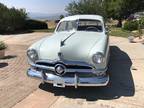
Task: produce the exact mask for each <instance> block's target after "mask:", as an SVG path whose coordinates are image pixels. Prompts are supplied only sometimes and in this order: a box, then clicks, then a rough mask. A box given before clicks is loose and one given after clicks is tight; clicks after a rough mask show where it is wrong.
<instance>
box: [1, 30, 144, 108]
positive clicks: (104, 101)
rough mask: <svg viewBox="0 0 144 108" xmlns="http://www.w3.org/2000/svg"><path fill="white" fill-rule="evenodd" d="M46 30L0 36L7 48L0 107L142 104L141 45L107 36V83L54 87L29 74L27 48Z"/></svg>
mask: <svg viewBox="0 0 144 108" xmlns="http://www.w3.org/2000/svg"><path fill="white" fill-rule="evenodd" d="M46 35H50V34H49V33H30V34H21V35H5V36H0V39H1V40H4V41H5V42H6V43H7V44H8V45H9V48H8V49H7V51H6V55H7V57H6V59H2V60H0V108H10V107H13V108H74V107H76V108H96V107H99V108H144V101H143V100H144V78H143V76H144V45H142V44H139V43H133V44H132V43H129V42H128V40H127V39H126V38H121V37H112V36H111V37H110V45H111V58H110V64H109V70H108V71H109V72H110V76H111V79H110V84H109V86H108V87H89V88H86V87H79V88H78V89H74V88H72V87H68V88H65V89H61V88H53V87H52V86H51V85H49V84H45V85H42V84H40V81H37V80H34V79H31V78H28V77H27V76H26V73H25V72H26V69H27V68H28V64H27V61H26V55H25V53H26V49H27V48H28V46H29V45H30V44H32V43H33V42H35V41H37V40H39V39H40V38H42V37H44V36H46Z"/></svg>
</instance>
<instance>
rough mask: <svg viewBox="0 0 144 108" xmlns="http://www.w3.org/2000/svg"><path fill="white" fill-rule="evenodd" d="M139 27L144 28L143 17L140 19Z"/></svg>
mask: <svg viewBox="0 0 144 108" xmlns="http://www.w3.org/2000/svg"><path fill="white" fill-rule="evenodd" d="M140 24H141V28H142V29H144V17H142V18H141V19H140Z"/></svg>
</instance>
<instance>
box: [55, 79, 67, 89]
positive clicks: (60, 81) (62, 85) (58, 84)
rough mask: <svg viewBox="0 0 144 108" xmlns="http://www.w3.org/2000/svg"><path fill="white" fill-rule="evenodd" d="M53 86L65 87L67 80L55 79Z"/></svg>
mask: <svg viewBox="0 0 144 108" xmlns="http://www.w3.org/2000/svg"><path fill="white" fill-rule="evenodd" d="M53 86H54V87H62V88H64V87H65V82H64V80H63V79H55V80H54V82H53Z"/></svg>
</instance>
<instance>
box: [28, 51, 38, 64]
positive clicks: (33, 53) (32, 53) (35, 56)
mask: <svg viewBox="0 0 144 108" xmlns="http://www.w3.org/2000/svg"><path fill="white" fill-rule="evenodd" d="M27 56H28V58H29V60H30V61H31V62H33V63H34V62H35V61H36V60H38V54H37V51H36V50H34V49H31V50H28V51H27Z"/></svg>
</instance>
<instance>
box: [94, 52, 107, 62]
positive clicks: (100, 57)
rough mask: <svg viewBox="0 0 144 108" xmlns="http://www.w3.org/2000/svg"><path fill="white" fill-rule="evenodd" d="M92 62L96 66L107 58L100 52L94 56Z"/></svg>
mask: <svg viewBox="0 0 144 108" xmlns="http://www.w3.org/2000/svg"><path fill="white" fill-rule="evenodd" d="M92 61H93V63H94V64H101V63H103V62H104V61H105V57H104V55H103V54H102V53H101V52H98V53H96V54H94V55H93V56H92Z"/></svg>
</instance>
